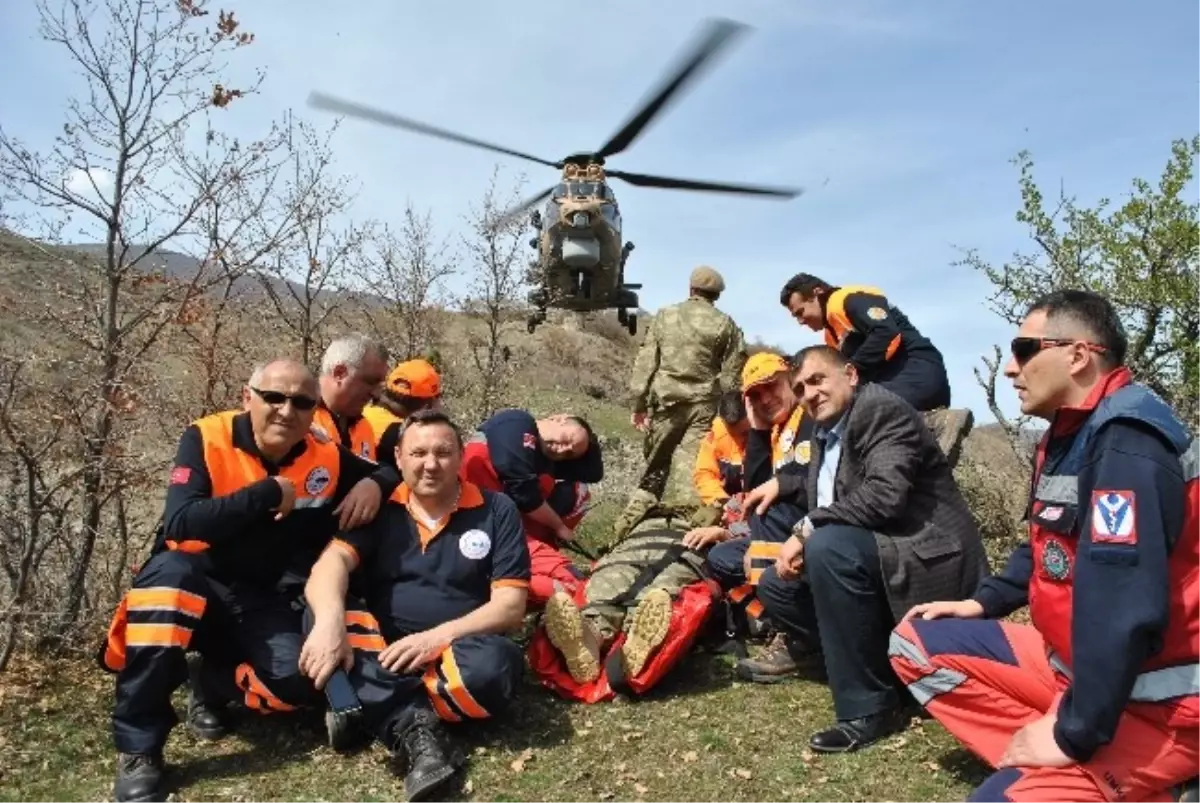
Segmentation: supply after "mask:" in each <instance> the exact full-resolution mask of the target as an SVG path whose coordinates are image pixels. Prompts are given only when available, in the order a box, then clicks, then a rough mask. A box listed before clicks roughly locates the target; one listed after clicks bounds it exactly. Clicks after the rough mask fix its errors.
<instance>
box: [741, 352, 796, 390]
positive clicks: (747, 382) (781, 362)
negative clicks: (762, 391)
mask: <svg viewBox="0 0 1200 803" xmlns="http://www.w3.org/2000/svg"><path fill="white" fill-rule="evenodd" d="M788 370H790V366H789V365H788V362H787V360H785V359H784V358H783V357H780V356H779V355H778V354H772V353H770V352H768V351H760V352H759V353H757V354H752V355H750V359H748V360H746V364H745V365H744V366H743V367H742V393H745V392H746V391H748V390H750V388H752V387H754V386H755V385H761V384H762V383H763V382H768V381H770V380H771V379H774V378H775V375H776V374H778V373H779V372H781V371H788Z"/></svg>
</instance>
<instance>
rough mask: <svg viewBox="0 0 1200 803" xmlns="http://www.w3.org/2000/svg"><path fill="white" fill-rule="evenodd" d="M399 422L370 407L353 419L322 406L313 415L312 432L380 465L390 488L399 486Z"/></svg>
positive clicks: (383, 411) (389, 414)
mask: <svg viewBox="0 0 1200 803" xmlns="http://www.w3.org/2000/svg"><path fill="white" fill-rule="evenodd" d="M401 423H402V421H401V419H400V418H398V417H397V416H395V415H392V413H391V412H390V411H388V410H386V409H384V408H382V407H376V406H372V405H367V406H366V407H364V408H363V411H362V414H361V415H358V416H355V417H354V418H349V417H347V416H341V415H337V414H335V413H334V412H333V411H332V410H330V409H329V408H328V407H326V406H325V404H324V403H321V404H318V405H317V409H316V412H314V413H313V428H314V429H316V430H317V431H318V432H320V433H323V434H324V435H325V436H326V437H328V438H330V439H331V440H333V442H334V443H339V444H341V445H342V446H345V447H346V448H347V449H349V450H350V451H351V452H353V453H354V454H356V455H358V456H359V457H361V458H363V459H364V460H370V461H371V462H372V463H378V464H380V466H381V467H382V468H383V469H384V473H383V474H382V476H384V477H386V479H387V482H388V483H389V484H391V486H392V487H393V488H395V487H396V486H397V485H399V484H400V470H399V468H398V467H397V466H396V443H397V442H398V441H399V439H400V437H399V436H400V426H401Z"/></svg>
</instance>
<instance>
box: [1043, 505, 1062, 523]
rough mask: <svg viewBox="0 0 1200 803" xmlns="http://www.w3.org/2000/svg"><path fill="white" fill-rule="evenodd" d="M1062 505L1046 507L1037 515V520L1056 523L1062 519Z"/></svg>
mask: <svg viewBox="0 0 1200 803" xmlns="http://www.w3.org/2000/svg"><path fill="white" fill-rule="evenodd" d="M1062 514H1063V508H1062V505H1047V506H1046V507H1044V508H1042V512H1041V513H1039V514H1038V518H1040V519H1041V520H1042V521H1058V520H1059V519H1061V518H1062Z"/></svg>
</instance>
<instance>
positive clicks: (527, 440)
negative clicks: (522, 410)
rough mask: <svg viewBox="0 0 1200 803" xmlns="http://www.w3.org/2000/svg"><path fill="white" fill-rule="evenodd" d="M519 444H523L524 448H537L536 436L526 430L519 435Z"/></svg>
mask: <svg viewBox="0 0 1200 803" xmlns="http://www.w3.org/2000/svg"><path fill="white" fill-rule="evenodd" d="M521 445H522V446H524V447H525V448H526V449H536V448H537V436H536V435H534V434H532V433H530V432H526V433H525V434H524V435H522V436H521Z"/></svg>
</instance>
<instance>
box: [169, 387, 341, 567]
mask: <svg viewBox="0 0 1200 803" xmlns="http://www.w3.org/2000/svg"><path fill="white" fill-rule="evenodd" d="M240 412H241V411H240V410H227V411H225V412H222V413H215V414H213V415H210V416H206V417H204V418H201V419H199V420H197V421H195V422H194V423H195V425H196V428H197V429H199V430H200V440H201V442H202V443H203V449H204V466H205V468H206V469H207V470H208V477H209V482H210V483H211V484H212V495H213V496H214V497H218V496H229V495H230V494H234V493H237V492H238V491H240V490H241V489H243V488H245V487H246V486H248V485H252V484H253V483H255V482H258V481H259V480H262V479H265V478H266V477H267V470H266V468H264V467H263V464H262V461H261V460H259V459H258V458H257V457H255V456H254V455H252V454H250V453H248V452H244V451H242V450H241V449H239V448H237V447H236V446H234V445H233V419H234V417H235V416H237V415H239V414H240ZM304 439H305V449H304V452H303V454H301V455H300V456H299V457H298V458H296V460H295V461H294V462H292V463H291V464H290V465H288V466H285V467H284V468H282V469H280V471H279V474H278V476H280V477H286V478H288V479H289V480H291V481H292V484H293V485H294V486H295V488H296V504H295V507H294V509H295V510H301V509H304V508H317V507H325V506H326V505H329V504H331V503H332V502H333V496H334V492H335V491H336V490H337V484H338V471H339V469H340V467H341V459H340V457H339V455H338V447H337V446H336V445H335V444H334V443H332V442H330V441H327V442H321V440H320V439H318V438H317V437H315V436H314V435H312V434H311V433H309V434H307V435H305V436H304ZM166 545H167V548H168V549H178V550H181V551H183V552H203V551H204V550H206V549H208V544H206V543H205V542H203V541H171V540H168V541H166Z"/></svg>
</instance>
